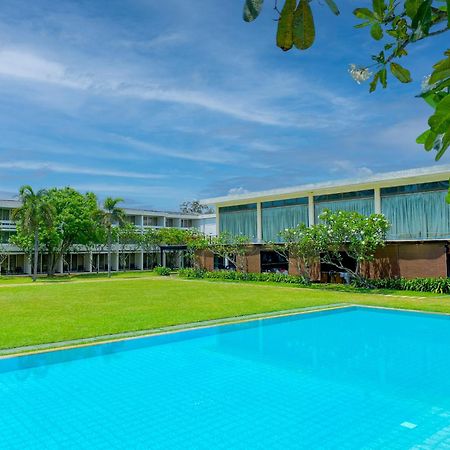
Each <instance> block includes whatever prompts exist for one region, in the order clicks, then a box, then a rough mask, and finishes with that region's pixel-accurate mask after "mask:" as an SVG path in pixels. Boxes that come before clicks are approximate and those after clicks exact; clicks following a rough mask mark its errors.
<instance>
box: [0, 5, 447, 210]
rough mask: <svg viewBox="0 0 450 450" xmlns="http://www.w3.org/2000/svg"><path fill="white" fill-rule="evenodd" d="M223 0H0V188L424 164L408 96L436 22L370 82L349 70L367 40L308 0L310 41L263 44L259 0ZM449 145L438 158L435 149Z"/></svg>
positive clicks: (209, 189) (178, 186) (196, 194)
mask: <svg viewBox="0 0 450 450" xmlns="http://www.w3.org/2000/svg"><path fill="white" fill-rule="evenodd" d="M242 3H243V0H239V1H235V0H233V1H227V0H195V1H194V2H187V1H185V0H164V1H156V0H120V1H119V0H94V1H93V0H78V1H77V0H71V1H65V0H59V1H58V2H55V1H53V0H52V1H50V0H34V1H33V2H30V1H29V0H2V2H1V4H0V136H1V139H0V198H13V197H14V196H16V195H17V191H18V189H19V187H20V186H21V185H23V184H30V185H32V186H33V187H34V188H36V189H39V188H43V187H45V188H50V187H55V186H56V187H63V186H72V187H74V188H76V189H79V190H81V191H83V192H84V191H93V192H95V193H96V194H97V195H98V197H99V199H103V198H105V197H106V196H113V197H121V198H123V199H124V201H125V204H126V206H130V207H141V208H147V209H161V210H176V209H178V205H179V204H180V203H181V202H183V201H189V200H193V199H200V198H206V197H213V196H219V195H226V194H227V193H231V194H232V193H245V192H247V191H255V190H262V189H271V188H281V187H285V186H292V185H299V184H305V183H311V182H320V181H328V180H333V179H340V178H349V177H361V176H365V175H370V174H372V173H380V172H386V171H391V170H403V169H409V168H416V167H423V166H432V165H436V163H435V161H434V155H433V154H432V153H427V152H425V151H424V150H423V147H421V146H419V145H417V144H416V143H415V138H416V136H417V135H419V134H420V133H421V132H422V131H424V130H425V129H426V128H427V126H426V122H427V118H428V116H429V115H430V112H431V109H430V108H429V107H428V106H427V105H426V103H425V102H423V101H422V100H421V99H418V98H416V97H415V95H417V94H418V93H419V92H420V84H421V81H422V79H423V77H424V76H426V75H427V74H429V73H430V71H431V70H430V69H431V66H432V64H433V63H434V62H436V61H437V60H439V59H441V57H442V54H443V52H444V50H445V48H446V47H447V46H448V42H447V39H448V35H446V34H444V35H441V36H438V37H436V38H433V39H428V40H424V41H422V42H419V43H416V44H415V45H414V47H411V54H410V56H409V57H408V58H407V59H405V60H404V61H403V65H405V66H406V67H408V68H409V69H410V70H411V73H412V76H413V78H414V82H413V83H411V84H408V85H402V84H400V83H399V82H397V81H396V80H394V79H392V78H391V80H390V86H389V88H388V89H386V90H382V89H379V90H377V91H376V92H375V93H371V94H369V92H368V84H365V85H358V84H356V83H355V82H354V81H353V80H352V78H351V77H350V76H349V74H348V66H349V64H351V63H354V64H358V65H365V64H370V56H371V55H372V54H373V53H375V52H376V51H377V50H378V48H379V44H377V43H375V42H374V41H372V40H371V39H369V36H368V29H359V30H358V29H354V28H353V27H354V25H355V24H356V23H357V21H356V19H355V18H354V16H353V15H352V13H351V11H352V8H353V7H355V6H366V4H368V2H366V1H364V0H361V1H360V3H358V4H357V2H354V1H352V2H349V1H348V0H346V1H344V0H340V1H338V5H339V6H340V8H341V12H342V13H341V15H340V16H339V17H336V16H334V15H333V14H332V13H331V12H330V11H329V10H328V8H327V7H326V5H325V2H319V1H318V0H315V1H314V2H313V3H312V8H313V10H314V14H315V21H316V34H317V38H316V42H315V44H314V46H313V47H312V48H311V49H309V50H307V51H304V52H301V51H298V50H295V49H292V50H291V51H289V52H286V53H285V52H283V51H281V50H280V49H278V48H277V47H276V46H275V33H276V22H275V21H274V19H275V18H276V13H275V11H274V10H273V9H272V6H273V4H272V1H270V0H266V2H265V8H264V10H263V12H262V14H261V16H260V17H259V18H258V20H256V21H255V22H253V23H250V24H249V23H245V22H243V20H242ZM449 162H450V161H449V155H447V156H445V157H444V158H442V160H441V161H440V164H448V163H449Z"/></svg>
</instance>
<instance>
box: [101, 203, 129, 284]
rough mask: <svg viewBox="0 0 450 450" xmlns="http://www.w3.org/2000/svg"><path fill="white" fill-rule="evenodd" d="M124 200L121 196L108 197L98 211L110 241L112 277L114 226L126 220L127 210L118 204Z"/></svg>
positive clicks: (109, 268) (109, 251) (109, 270)
mask: <svg viewBox="0 0 450 450" xmlns="http://www.w3.org/2000/svg"><path fill="white" fill-rule="evenodd" d="M121 202H123V200H122V199H121V198H112V197H107V198H106V199H105V201H104V202H103V209H102V210H101V211H99V212H98V216H99V219H100V220H99V221H100V223H101V224H102V226H103V227H104V228H105V230H106V235H107V242H108V277H111V253H112V239H113V228H114V227H115V226H116V225H121V224H123V223H124V222H125V212H124V211H123V209H122V208H119V207H118V206H117V205H118V204H119V203H121Z"/></svg>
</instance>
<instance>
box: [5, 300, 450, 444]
mask: <svg viewBox="0 0 450 450" xmlns="http://www.w3.org/2000/svg"><path fill="white" fill-rule="evenodd" d="M449 447H450V318H449V317H445V316H440V315H431V314H420V313H408V312H394V311H386V310H377V309H369V308H357V307H352V308H345V309H341V310H334V311H328V312H315V313H311V314H305V315H298V316H293V317H289V318H277V319H266V320H259V321H255V322H250V323H244V324H236V325H227V326H219V327H213V328H209V329H202V330H194V331H188V332H180V333H175V334H171V335H165V336H156V337H150V338H142V339H136V340H131V341H125V342H119V343H113V344H105V345H96V346H91V347H88V348H83V349H75V350H65V351H59V352H52V353H47V354H41V355H33V356H25V357H21V358H10V359H5V360H1V361H0V448H2V449H3V448H5V449H10V448H14V449H28V448H33V449H66V448H67V449H71V448H74V449H114V448H126V449H134V448H142V449H146V448H151V449H163V448H171V449H172V448H174V449H175V448H192V449H212V448H220V449H229V448H246V449H249V448H261V449H263V448H264V449H268V448H280V449H281V448H283V449H289V448H305V449H317V448H323V449H341V448H342V449H343V448H346V449H361V448H364V449H375V448H383V449H386V448H389V449H391V448H392V449H394V448H395V449H406V448H420V449H427V448H449Z"/></svg>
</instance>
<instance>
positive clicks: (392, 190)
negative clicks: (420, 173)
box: [381, 180, 449, 197]
mask: <svg viewBox="0 0 450 450" xmlns="http://www.w3.org/2000/svg"><path fill="white" fill-rule="evenodd" d="M448 187H449V182H448V180H446V181H435V182H433V183H419V184H407V185H405V186H392V187H387V188H381V195H382V196H384V197H386V196H388V195H397V194H413V193H416V192H430V191H447V190H448Z"/></svg>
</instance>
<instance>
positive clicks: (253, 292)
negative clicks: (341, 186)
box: [0, 273, 450, 349]
mask: <svg viewBox="0 0 450 450" xmlns="http://www.w3.org/2000/svg"><path fill="white" fill-rule="evenodd" d="M133 275H135V278H130V277H131V275H130V274H125V275H119V276H116V277H114V278H113V279H112V280H107V279H96V278H95V277H94V278H93V279H90V278H81V277H77V278H76V279H73V278H71V279H70V281H69V282H62V281H61V282H49V283H47V282H43V281H40V282H37V283H35V284H33V285H31V284H26V283H24V284H22V285H21V284H12V285H3V286H0V349H7V348H14V347H20V346H28V345H37V344H44V343H53V342H60V341H66V340H72V339H80V338H87V337H94V336H102V335H107V334H115V333H121V332H129V331H139V330H150V329H153V328H159V327H162V326H169V325H178V324H183V323H192V322H199V321H204V320H210V319H219V318H226V317H235V316H242V315H246V314H254V313H264V312H273V311H281V310H286V309H293V308H303V307H311V306H320V305H329V304H336V303H357V304H362V305H372V306H387V307H394V308H406V309H417V310H424V311H436V312H446V313H450V296H445V295H436V294H435V295H423V294H422V293H416V294H414V293H408V294H409V295H405V293H404V292H401V293H395V292H390V294H391V295H394V296H391V297H387V296H385V295H383V294H381V293H366V292H346V291H336V290H334V291H332V290H329V289H328V290H327V289H318V288H314V289H306V288H298V287H292V286H289V285H286V286H284V285H283V286H281V285H275V284H271V285H269V284H267V283H242V282H241V283H232V282H217V281H206V280H182V279H178V278H176V277H170V278H164V277H151V276H150V275H149V274H148V273H147V274H144V275H142V274H137V273H135V274H133ZM102 278H103V277H102ZM75 281H77V282H75Z"/></svg>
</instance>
